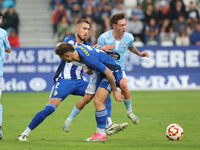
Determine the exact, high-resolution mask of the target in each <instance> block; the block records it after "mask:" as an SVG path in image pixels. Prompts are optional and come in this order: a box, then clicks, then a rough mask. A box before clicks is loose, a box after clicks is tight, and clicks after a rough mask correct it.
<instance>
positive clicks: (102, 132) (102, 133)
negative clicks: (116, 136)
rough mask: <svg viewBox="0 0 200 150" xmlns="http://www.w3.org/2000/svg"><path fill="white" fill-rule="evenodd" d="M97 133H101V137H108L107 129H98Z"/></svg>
mask: <svg viewBox="0 0 200 150" xmlns="http://www.w3.org/2000/svg"><path fill="white" fill-rule="evenodd" d="M96 133H100V134H101V135H106V133H105V129H101V128H98V127H97V130H96Z"/></svg>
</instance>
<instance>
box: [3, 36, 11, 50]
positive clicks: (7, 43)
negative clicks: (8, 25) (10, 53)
mask: <svg viewBox="0 0 200 150" xmlns="http://www.w3.org/2000/svg"><path fill="white" fill-rule="evenodd" d="M4 47H5V49H6V50H7V49H9V48H10V43H9V41H8V34H7V33H6V34H5V37H4Z"/></svg>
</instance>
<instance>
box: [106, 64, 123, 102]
mask: <svg viewBox="0 0 200 150" xmlns="http://www.w3.org/2000/svg"><path fill="white" fill-rule="evenodd" d="M104 74H105V75H106V77H107V79H108V82H109V83H110V85H111V88H112V90H113V95H114V97H115V99H116V101H118V102H122V100H124V96H123V95H122V94H121V93H120V92H119V91H118V90H117V86H116V84H115V79H114V76H113V73H112V71H111V70H110V69H108V68H107V67H106V69H105V71H104Z"/></svg>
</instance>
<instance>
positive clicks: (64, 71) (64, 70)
mask: <svg viewBox="0 0 200 150" xmlns="http://www.w3.org/2000/svg"><path fill="white" fill-rule="evenodd" d="M63 42H67V43H69V44H71V45H76V46H80V45H81V44H78V43H77V42H76V39H75V36H74V35H69V36H67V37H66V38H65V39H64V41H63ZM83 44H84V45H91V44H90V43H89V42H88V41H85V42H84V43H83ZM59 78H62V79H83V68H82V67H81V66H77V65H74V64H73V63H68V62H66V61H63V60H62V59H61V61H60V65H59V67H58V69H57V71H56V74H55V76H54V82H55V81H57V80H58V79H59Z"/></svg>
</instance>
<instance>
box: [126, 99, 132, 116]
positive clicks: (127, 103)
mask: <svg viewBox="0 0 200 150" xmlns="http://www.w3.org/2000/svg"><path fill="white" fill-rule="evenodd" d="M124 105H125V106H126V110H127V113H128V112H131V111H132V102H131V98H130V99H125V100H124Z"/></svg>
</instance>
